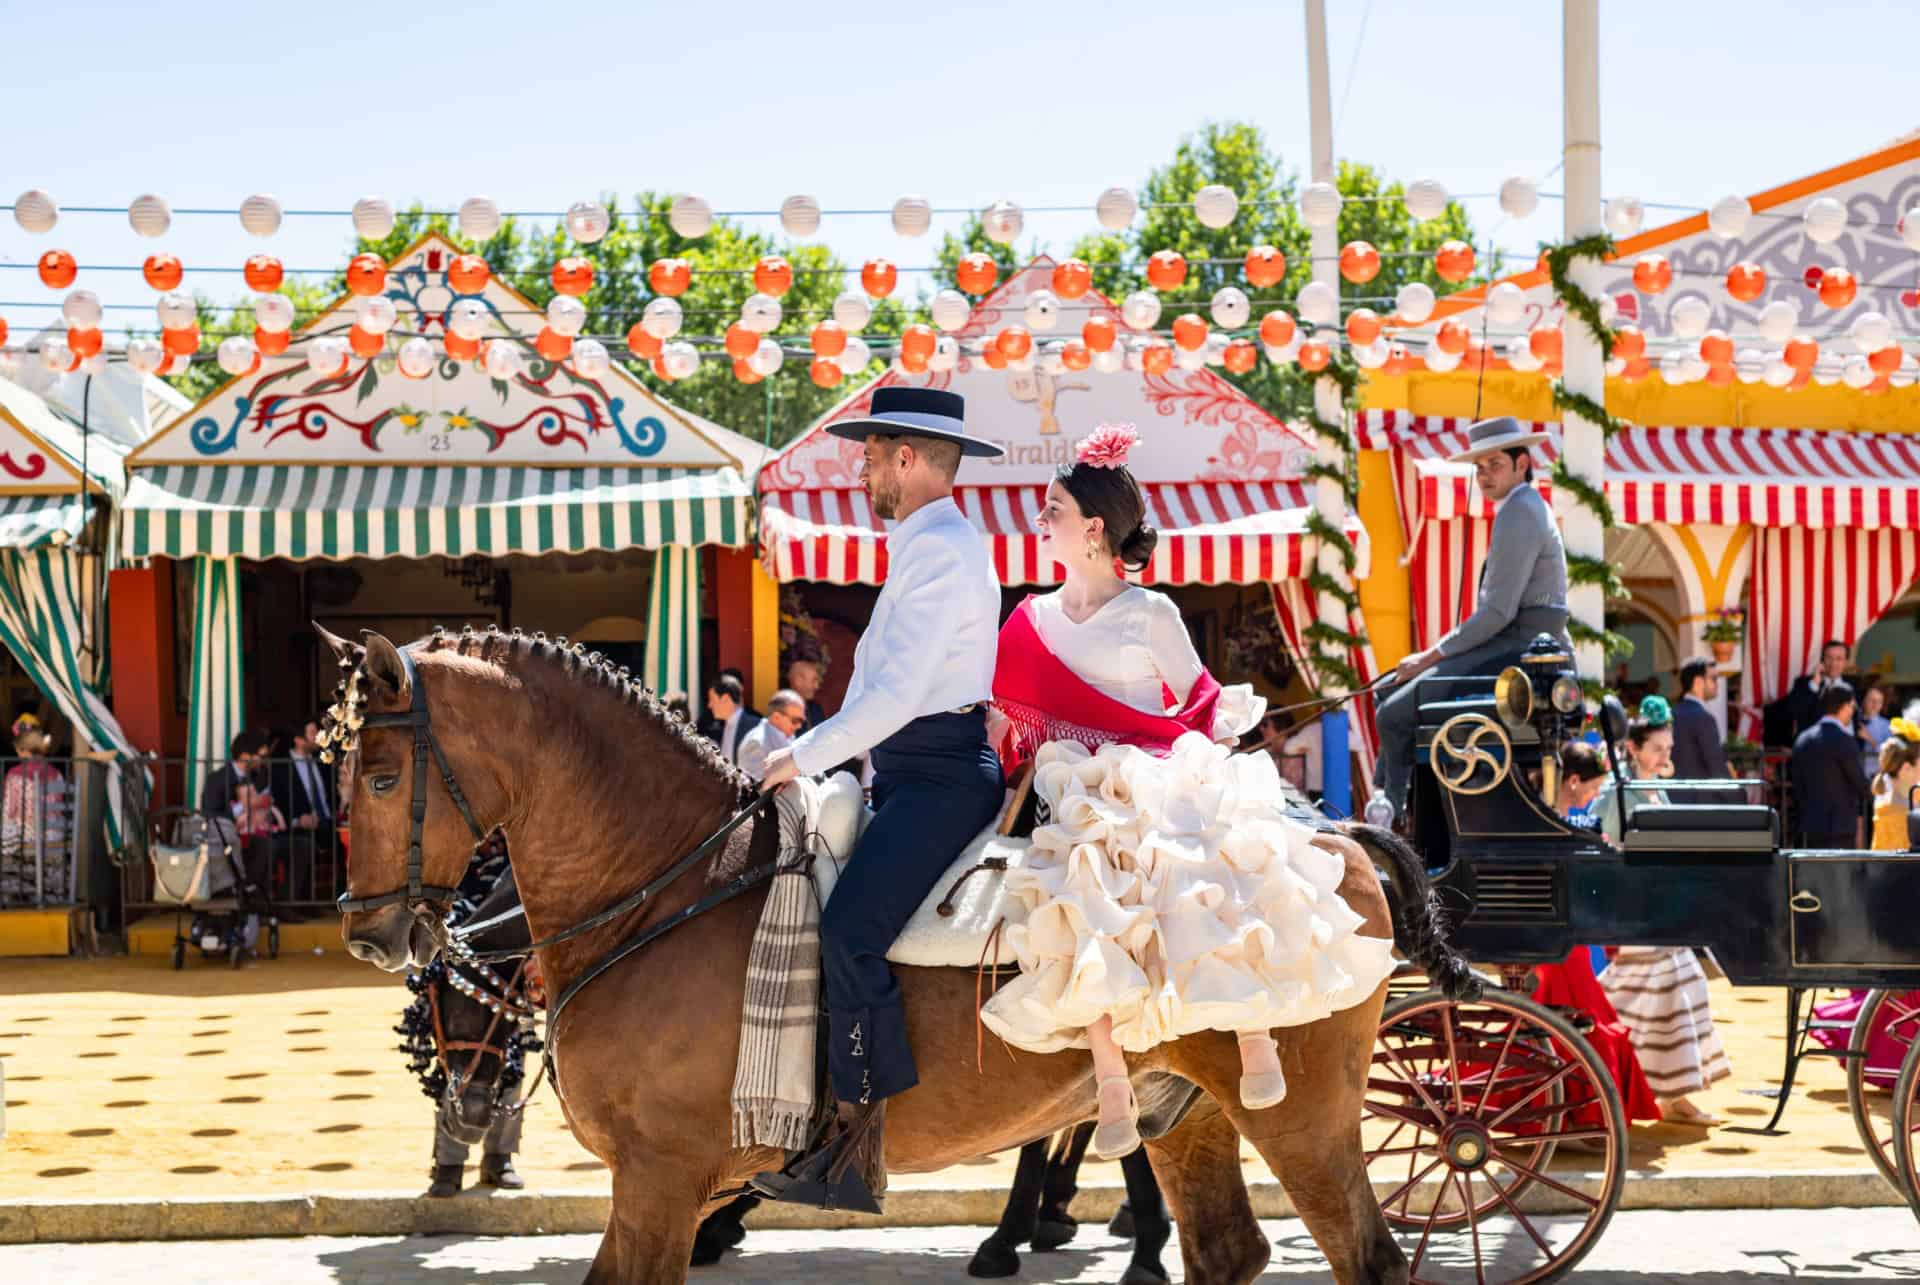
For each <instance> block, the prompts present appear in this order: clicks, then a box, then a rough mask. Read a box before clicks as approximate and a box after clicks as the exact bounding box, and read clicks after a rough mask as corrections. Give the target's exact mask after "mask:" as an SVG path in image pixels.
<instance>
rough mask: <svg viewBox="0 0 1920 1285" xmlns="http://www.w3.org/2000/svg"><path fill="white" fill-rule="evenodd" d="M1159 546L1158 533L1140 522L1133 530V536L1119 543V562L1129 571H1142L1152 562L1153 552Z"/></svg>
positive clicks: (1148, 525)
mask: <svg viewBox="0 0 1920 1285" xmlns="http://www.w3.org/2000/svg"><path fill="white" fill-rule="evenodd" d="M1159 544H1160V533H1159V532H1158V531H1156V530H1154V529H1153V527H1152V526H1151V525H1150V524H1148V523H1146V522H1142V523H1141V524H1140V525H1139V526H1137V527H1135V528H1134V529H1133V534H1132V535H1129V536H1128V537H1127V538H1126V539H1124V540H1122V541H1121V542H1120V562H1121V565H1123V566H1125V567H1126V569H1127V570H1129V571H1140V570H1143V569H1144V568H1145V567H1146V565H1147V564H1148V563H1149V562H1152V561H1153V551H1154V549H1155V548H1156V547H1158V545H1159Z"/></svg>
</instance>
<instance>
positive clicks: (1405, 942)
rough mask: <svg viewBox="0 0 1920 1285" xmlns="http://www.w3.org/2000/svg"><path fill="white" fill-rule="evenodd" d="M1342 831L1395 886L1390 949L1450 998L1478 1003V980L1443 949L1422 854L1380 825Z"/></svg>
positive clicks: (1441, 923)
mask: <svg viewBox="0 0 1920 1285" xmlns="http://www.w3.org/2000/svg"><path fill="white" fill-rule="evenodd" d="M1342 828H1343V829H1344V830H1345V831H1346V832H1347V833H1348V834H1350V835H1352V836H1353V837H1354V838H1355V839H1357V840H1359V841H1360V842H1361V844H1362V845H1363V846H1365V847H1366V848H1367V850H1368V852H1369V853H1371V854H1372V855H1373V858H1374V863H1375V864H1376V865H1378V866H1379V867H1380V868H1381V869H1382V870H1384V871H1385V872H1386V875H1387V880H1388V882H1389V883H1391V884H1392V885H1393V894H1394V895H1393V899H1392V901H1393V944H1394V945H1396V946H1398V947H1399V948H1400V953H1401V954H1403V955H1405V956H1406V957H1407V958H1408V959H1410V960H1412V961H1413V962H1414V963H1416V964H1418V965H1419V966H1420V967H1421V968H1422V969H1423V970H1425V972H1426V974H1427V977H1428V978H1429V979H1431V980H1432V982H1433V984H1434V985H1435V986H1437V987H1438V988H1439V989H1440V992H1441V993H1442V994H1443V995H1445V996H1446V997H1447V998H1448V999H1454V1000H1475V999H1478V998H1480V992H1481V982H1480V978H1479V977H1478V976H1477V975H1476V974H1475V973H1474V971H1473V969H1472V968H1471V967H1470V966H1469V965H1468V963H1467V961H1466V960H1465V959H1464V958H1463V957H1462V956H1461V955H1460V953H1459V952H1458V951H1456V950H1454V948H1453V947H1452V946H1450V945H1448V944H1447V925H1446V919H1445V916H1444V913H1443V912H1442V911H1441V909H1440V899H1439V898H1438V897H1437V896H1435V895H1434V891H1433V885H1432V884H1430V883H1429V882H1428V881H1427V868H1426V863H1425V862H1424V861H1422V860H1421V859H1420V854H1419V853H1417V852H1415V851H1414V850H1413V846H1412V845H1411V844H1409V843H1408V842H1407V841H1406V840H1405V839H1402V838H1401V837H1400V836H1399V835H1397V834H1395V833H1394V832H1393V831H1392V830H1389V829H1386V828H1385V827H1384V826H1377V825H1367V824H1365V823H1364V822H1359V821H1353V822H1348V823H1347V824H1346V825H1344V826H1343V827H1342Z"/></svg>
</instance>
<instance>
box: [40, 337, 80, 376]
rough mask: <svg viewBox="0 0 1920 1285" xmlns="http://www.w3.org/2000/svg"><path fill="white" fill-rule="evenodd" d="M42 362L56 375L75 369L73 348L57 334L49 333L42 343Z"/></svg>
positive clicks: (42, 364)
mask: <svg viewBox="0 0 1920 1285" xmlns="http://www.w3.org/2000/svg"><path fill="white" fill-rule="evenodd" d="M40 364H41V366H43V367H44V368H46V369H47V370H49V371H52V372H53V373H54V374H56V375H64V374H66V373H67V372H68V371H70V370H72V369H73V349H71V348H69V347H67V341H66V340H64V339H62V338H60V337H59V336H57V335H48V336H47V337H46V339H45V340H43V341H42V342H41V344H40Z"/></svg>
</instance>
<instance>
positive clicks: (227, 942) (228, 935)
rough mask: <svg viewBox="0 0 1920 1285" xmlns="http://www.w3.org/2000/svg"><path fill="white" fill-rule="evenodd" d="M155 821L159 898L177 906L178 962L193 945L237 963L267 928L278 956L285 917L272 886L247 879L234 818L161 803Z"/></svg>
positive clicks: (205, 955)
mask: <svg viewBox="0 0 1920 1285" xmlns="http://www.w3.org/2000/svg"><path fill="white" fill-rule="evenodd" d="M151 825H152V826H153V841H152V843H151V845H150V846H149V848H148V852H149V853H150V855H151V857H152V860H153V899H154V900H155V901H156V902H158V903H160V904H161V905H169V906H172V907H173V908H174V912H173V966H174V967H175V968H176V969H177V968H180V967H181V966H183V965H184V964H185V963H186V960H187V947H188V946H197V947H198V948H199V950H200V957H201V958H202V959H212V958H213V957H214V956H216V955H219V954H223V953H224V954H225V955H226V957H227V962H228V963H230V964H232V965H233V966H234V967H235V968H238V967H240V964H241V962H242V961H243V960H244V959H245V958H246V952H247V950H248V949H250V948H256V946H257V942H258V937H259V932H260V930H262V929H264V931H265V934H266V939H267V940H266V956H267V958H268V959H277V958H279V956H280V918H279V915H278V913H277V912H276V911H275V910H274V907H273V902H272V900H271V899H270V898H269V897H268V895H267V890H266V889H264V888H259V887H255V886H253V885H252V884H249V883H248V882H247V878H246V869H245V867H244V865H243V864H242V863H241V850H240V839H239V836H238V834H237V833H236V832H235V830H234V827H233V823H232V822H231V821H228V820H226V819H225V818H224V817H223V818H218V819H214V820H209V819H208V818H207V817H205V816H202V815H201V814H200V813H198V812H196V811H193V810H192V809H189V808H161V809H158V810H157V811H155V812H154V813H153V815H152V820H151Z"/></svg>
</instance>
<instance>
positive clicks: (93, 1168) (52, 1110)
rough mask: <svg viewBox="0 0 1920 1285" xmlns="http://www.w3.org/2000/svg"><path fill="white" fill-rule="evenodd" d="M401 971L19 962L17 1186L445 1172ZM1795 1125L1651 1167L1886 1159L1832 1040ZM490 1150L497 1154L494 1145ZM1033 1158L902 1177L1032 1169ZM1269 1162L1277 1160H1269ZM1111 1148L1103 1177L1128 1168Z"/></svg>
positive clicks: (1, 986)
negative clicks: (434, 1153) (408, 1023)
mask: <svg viewBox="0 0 1920 1285" xmlns="http://www.w3.org/2000/svg"><path fill="white" fill-rule="evenodd" d="M407 998H408V996H407V992H406V990H405V988H404V987H403V986H402V985H401V983H400V982H399V981H398V979H396V978H393V977H390V976H388V975H387V974H384V973H380V972H378V971H376V970H375V969H373V968H371V967H369V966H367V965H365V964H360V963H356V962H354V961H352V960H350V959H348V958H346V957H345V956H344V955H341V954H338V953H329V954H328V955H326V956H325V957H321V958H315V957H313V956H301V957H292V956H288V957H283V958H281V959H279V960H274V961H268V962H263V963H258V964H251V965H249V966H247V967H246V968H244V969H241V970H240V971H238V972H235V971H233V970H231V969H229V968H228V967H227V966H226V965H225V964H224V963H206V962H201V961H199V960H198V959H197V958H194V959H190V960H189V962H188V964H187V967H186V969H185V970H184V971H182V972H179V973H176V972H174V971H172V969H171V968H170V967H169V966H168V963H167V961H166V960H165V959H161V958H146V957H141V958H123V959H110V960H46V961H15V960H8V961H5V962H4V963H0V1060H3V1061H4V1066H5V1073H6V1124H7V1137H6V1139H5V1142H4V1144H0V1198H7V1199H20V1198H32V1197H45V1198H68V1199H71V1198H100V1197H122V1196H222V1195H238V1194H249V1195H251V1194H286V1193H303V1192H345V1191H365V1190H383V1191H394V1190H405V1189H409V1188H412V1187H415V1186H424V1184H425V1178H426V1171H427V1167H428V1165H429V1163H430V1156H431V1149H432V1138H433V1132H432V1130H433V1123H432V1111H431V1107H430V1105H429V1103H428V1101H427V1099H426V1098H425V1097H424V1096H423V1095H422V1094H421V1092H420V1088H419V1084H418V1081H416V1080H415V1079H414V1078H413V1076H411V1075H410V1074H408V1072H407V1070H406V1067H405V1061H404V1059H403V1058H402V1057H401V1055H400V1053H399V1052H398V1048H397V1046H398V1043H399V1037H398V1036H397V1035H395V1034H394V1033H393V1029H392V1028H393V1025H394V1023H395V1021H396V1020H397V1019H398V1015H399V1012H400V1010H401V1008H402V1007H404V1005H405V1002H406V1000H407ZM1783 1003H1784V995H1783V993H1782V992H1777V991H1754V992H1737V991H1733V990H1731V989H1730V988H1728V987H1727V986H1726V984H1725V983H1723V982H1716V983H1715V984H1714V1013H1715V1017H1716V1020H1717V1021H1718V1023H1719V1025H1720V1027H1721V1031H1722V1035H1723V1038H1724V1039H1725V1041H1726V1043H1727V1046H1728V1049H1729V1052H1730V1054H1731V1056H1732V1059H1733V1065H1734V1070H1735V1074H1734V1078H1733V1079H1732V1080H1731V1081H1725V1082H1722V1083H1721V1084H1720V1085H1717V1086H1715V1088H1714V1090H1713V1091H1712V1092H1711V1093H1709V1094H1708V1095H1706V1097H1705V1099H1704V1100H1705V1102H1706V1104H1707V1105H1709V1106H1710V1107H1712V1108H1713V1109H1714V1110H1716V1111H1717V1112H1718V1113H1719V1114H1721V1115H1723V1116H1725V1117H1727V1118H1728V1121H1729V1123H1730V1124H1744V1125H1748V1126H1755V1127H1757V1126H1758V1125H1760V1124H1764V1123H1765V1121H1766V1116H1767V1114H1768V1113H1769V1111H1770V1108H1771V1103H1770V1102H1768V1101H1767V1100H1765V1099H1763V1098H1759V1097H1756V1096H1752V1095H1751V1094H1749V1093H1747V1092H1745V1090H1748V1089H1754V1088H1761V1087H1764V1086H1766V1085H1768V1084H1770V1083H1777V1079H1778V1076H1779V1073H1780V1060H1781V1051H1782V1031H1781V1027H1782V1024H1783V1021H1784V1017H1783ZM1786 1127H1787V1129H1788V1130H1789V1132H1788V1133H1787V1134H1786V1135H1785V1136H1781V1137H1758V1136H1754V1135H1752V1134H1742V1133H1738V1132H1734V1131H1732V1130H1730V1129H1717V1130H1710V1131H1708V1130H1700V1129H1688V1128H1680V1127H1677V1126H1670V1125H1662V1126H1654V1127H1646V1126H1641V1127H1637V1128H1635V1129H1634V1130H1633V1147H1632V1151H1633V1162H1634V1167H1636V1168H1641V1169H1653V1170H1663V1171H1668V1172H1679V1171H1688V1172H1697V1171H1703V1170H1714V1169H1748V1170H1751V1169H1758V1168H1762V1167H1764V1168H1766V1169H1769V1170H1774V1171H1792V1170H1813V1169H1824V1170H1832V1169H1853V1168H1858V1169H1865V1168H1867V1167H1868V1166H1869V1162H1868V1160H1867V1157H1866V1154H1865V1152H1864V1150H1863V1149H1862V1147H1861V1144H1860V1142H1859V1139H1858V1138H1857V1137H1856V1136H1855V1134H1854V1130H1853V1126H1852V1122H1851V1120H1850V1118H1849V1116H1848V1114H1847V1106H1846V1088H1845V1077H1844V1072H1843V1070H1842V1068H1841V1066H1840V1065H1839V1064H1838V1063H1837V1062H1835V1061H1833V1060H1831V1059H1815V1060H1813V1061H1811V1062H1809V1063H1807V1064H1805V1065H1804V1067H1803V1071H1802V1079H1801V1087H1800V1089H1799V1091H1798V1092H1797V1093H1796V1099H1795V1101H1794V1103H1793V1105H1792V1106H1791V1107H1790V1108H1789V1109H1788V1113H1787V1119H1786ZM475 1159H476V1160H477V1157H475ZM1011 1160H1012V1157H1010V1156H1008V1157H1003V1158H1000V1159H997V1160H993V1161H984V1162H981V1163H980V1164H977V1165H968V1166H964V1167H963V1168H962V1169H961V1170H959V1171H951V1170H950V1171H948V1172H946V1173H944V1174H934V1175H919V1176H916V1177H904V1178H901V1179H897V1180H896V1185H911V1186H927V1185H948V1184H952V1183H954V1182H956V1181H958V1182H963V1183H966V1184H968V1185H975V1184H980V1183H986V1182H998V1181H1003V1180H1004V1179H1005V1178H1007V1177H1010V1175H1011V1171H1012V1164H1011ZM1249 1163H1250V1164H1253V1165H1255V1166H1258V1165H1259V1163H1260V1162H1259V1161H1258V1160H1250V1161H1249ZM519 1165H520V1168H521V1171H522V1173H523V1174H524V1175H525V1176H526V1178H527V1180H528V1182H529V1184H530V1185H533V1186H536V1187H539V1188H541V1189H545V1190H562V1189H574V1190H605V1189H606V1185H607V1175H606V1170H605V1169H604V1167H603V1166H602V1165H601V1164H600V1163H599V1161H597V1160H595V1159H594V1158H593V1157H592V1156H590V1155H588V1154H587V1153H586V1152H585V1151H584V1150H582V1149H581V1148H580V1146H579V1145H578V1144H577V1143H576V1142H574V1141H573V1139H572V1137H571V1135H569V1134H568V1133H567V1131H566V1126H565V1124H564V1122H563V1121H562V1119H561V1116H560V1110H559V1107H558V1104H557V1102H556V1101H555V1100H554V1098H553V1097H552V1094H551V1092H550V1091H548V1090H546V1089H544V1088H543V1089H542V1090H541V1093H540V1096H539V1098H538V1099H537V1100H536V1103H535V1105H534V1106H533V1107H532V1108H531V1109H530V1111H529V1116H528V1121H527V1130H526V1139H525V1144H524V1148H523V1151H522V1153H521V1157H520V1161H519ZM1107 1168H1109V1167H1108V1166H1094V1165H1090V1166H1089V1167H1088V1170H1087V1172H1086V1177H1087V1179H1088V1180H1090V1181H1095V1182H1099V1181H1111V1182H1117V1181H1118V1178H1119V1175H1118V1173H1117V1172H1113V1173H1106V1172H1104V1170H1106V1169H1107Z"/></svg>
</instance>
